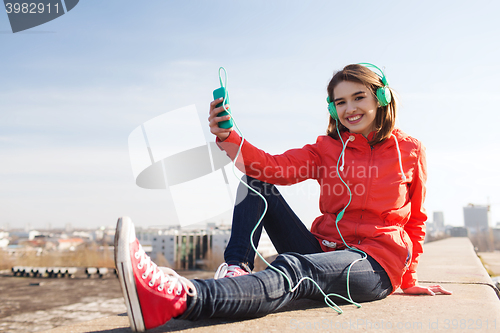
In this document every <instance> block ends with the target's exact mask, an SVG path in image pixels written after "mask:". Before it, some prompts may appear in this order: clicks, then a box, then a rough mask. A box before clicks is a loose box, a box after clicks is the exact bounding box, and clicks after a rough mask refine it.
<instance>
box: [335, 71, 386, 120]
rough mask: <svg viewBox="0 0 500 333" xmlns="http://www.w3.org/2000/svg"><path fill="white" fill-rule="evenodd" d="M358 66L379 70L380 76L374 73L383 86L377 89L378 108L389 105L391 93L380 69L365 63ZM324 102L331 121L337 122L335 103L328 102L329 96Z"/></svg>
mask: <svg viewBox="0 0 500 333" xmlns="http://www.w3.org/2000/svg"><path fill="white" fill-rule="evenodd" d="M358 65H363V66H365V67H368V68H370V67H371V68H375V69H378V70H379V72H380V74H378V73H376V74H377V75H378V76H379V77H380V79H381V80H382V84H383V86H382V87H379V88H378V89H377V92H376V95H377V100H378V102H379V104H380V106H386V105H389V103H390V102H391V100H392V97H391V91H390V90H389V83H388V82H387V78H386V77H385V75H384V72H383V71H382V70H381V69H380V68H378V67H377V66H375V65H373V64H370V63H367V62H362V63H359V64H358ZM326 102H327V103H328V111H329V112H330V115H331V116H332V118H333V119H335V120H338V119H339V116H338V114H337V109H336V108H335V103H333V102H332V101H331V100H330V96H328V97H327V98H326Z"/></svg>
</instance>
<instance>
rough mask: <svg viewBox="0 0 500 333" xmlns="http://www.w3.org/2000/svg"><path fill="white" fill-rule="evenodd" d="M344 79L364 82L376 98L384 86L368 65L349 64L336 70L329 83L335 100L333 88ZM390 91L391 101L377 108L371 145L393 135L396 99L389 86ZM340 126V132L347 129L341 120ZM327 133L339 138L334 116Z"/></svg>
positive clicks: (331, 95)
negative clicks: (379, 89)
mask: <svg viewBox="0 0 500 333" xmlns="http://www.w3.org/2000/svg"><path fill="white" fill-rule="evenodd" d="M342 81H351V82H356V83H361V84H363V85H364V86H366V87H367V88H368V89H369V90H370V91H371V92H372V94H373V95H374V97H375V99H377V93H376V92H377V89H378V88H380V87H383V86H384V84H383V83H382V79H381V78H380V76H378V75H377V74H376V73H375V72H373V71H372V70H370V69H368V68H367V67H365V66H363V65H358V64H353V65H347V66H345V67H344V69H342V70H341V71H338V72H336V73H335V74H334V75H333V78H332V79H331V80H330V83H329V84H328V87H327V89H326V90H327V92H328V96H329V97H330V100H331V101H333V100H335V97H334V96H333V89H334V88H335V87H336V86H337V85H338V84H339V83H340V82H342ZM388 88H389V87H388ZM389 91H390V93H391V97H392V98H391V102H390V103H389V104H388V105H386V106H379V107H378V109H377V114H376V116H375V131H376V133H375V135H374V136H373V138H372V139H371V140H370V141H369V142H368V143H369V144H370V145H371V146H373V145H375V144H377V143H379V142H382V141H384V140H385V139H387V138H388V137H389V136H390V135H391V132H392V130H393V129H394V124H395V123H396V111H397V107H396V100H395V98H394V97H395V96H394V93H393V91H392V90H391V88H389ZM338 126H339V131H340V132H343V131H347V128H346V127H345V126H344V125H342V124H341V123H340V122H338ZM326 134H327V135H329V136H331V137H332V138H334V139H337V140H338V139H339V137H338V134H337V122H336V121H335V120H334V119H333V118H332V117H330V123H329V124H328V129H327V131H326Z"/></svg>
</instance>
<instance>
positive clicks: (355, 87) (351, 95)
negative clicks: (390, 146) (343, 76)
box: [333, 81, 379, 137]
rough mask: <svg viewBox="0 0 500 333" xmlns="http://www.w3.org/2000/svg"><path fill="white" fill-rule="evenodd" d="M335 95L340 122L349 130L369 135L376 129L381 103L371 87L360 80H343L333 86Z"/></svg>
mask: <svg viewBox="0 0 500 333" xmlns="http://www.w3.org/2000/svg"><path fill="white" fill-rule="evenodd" d="M333 96H334V100H333V102H334V103H335V108H336V109H337V114H338V116H339V120H340V123H341V124H342V125H344V126H345V127H347V129H349V132H352V133H358V134H363V136H364V137H368V134H370V132H372V131H374V130H375V116H376V115H377V107H378V106H379V104H378V101H377V99H376V98H375V96H374V95H373V94H372V92H371V91H370V89H368V88H367V87H366V86H365V85H363V84H361V83H358V82H352V81H341V82H339V84H337V85H336V86H335V88H333Z"/></svg>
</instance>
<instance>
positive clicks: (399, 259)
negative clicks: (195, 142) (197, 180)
mask: <svg viewBox="0 0 500 333" xmlns="http://www.w3.org/2000/svg"><path fill="white" fill-rule="evenodd" d="M392 133H393V134H394V136H395V137H396V138H397V140H398V143H399V150H400V151H401V166H402V168H403V170H404V174H405V177H406V180H402V174H401V167H400V160H399V157H398V149H397V146H396V143H395V140H394V137H393V136H391V137H390V138H388V139H386V140H384V141H383V142H381V143H378V144H376V145H374V146H373V147H370V145H369V144H368V140H367V139H366V138H365V137H364V136H363V135H361V134H354V133H348V132H344V133H342V138H343V139H344V142H346V140H348V138H349V137H351V138H354V140H353V141H349V142H348V143H347V147H346V150H345V156H344V170H343V171H341V172H340V174H341V176H342V179H343V180H344V181H345V182H346V183H347V184H348V185H349V187H350V190H351V191H352V201H351V203H350V204H349V206H348V207H347V209H346V211H345V214H344V216H343V218H342V219H341V220H340V222H339V223H338V225H339V229H340V232H341V233H342V236H343V237H344V240H345V241H346V243H347V244H348V245H349V246H352V247H355V248H358V249H360V250H362V251H364V252H366V253H367V254H369V255H370V256H371V257H373V258H374V259H375V260H376V261H377V262H378V263H379V264H380V265H381V266H382V267H383V268H384V269H385V271H386V272H387V274H388V275H389V278H390V280H391V283H392V286H393V291H395V290H396V289H397V288H398V287H399V286H401V287H402V288H403V289H404V288H408V287H411V286H414V285H415V284H416V283H417V275H416V267H417V263H418V258H419V256H420V254H421V253H422V251H423V249H422V245H423V242H424V238H425V224H424V222H425V221H426V219H427V215H426V212H425V209H424V207H423V203H424V198H425V181H426V179H427V170H426V169H427V165H426V160H425V148H424V147H423V146H422V144H421V143H420V142H419V141H418V140H416V139H414V138H412V137H410V136H408V135H406V134H405V133H403V132H402V131H401V130H399V129H395V130H393V132H392ZM372 135H373V133H371V134H370V136H369V137H368V139H370V138H371V137H372ZM240 143H241V138H240V137H239V136H238V134H237V133H236V132H235V131H233V132H231V134H230V135H229V137H228V138H227V139H226V140H224V141H223V142H220V141H219V142H218V144H219V146H220V147H221V148H222V149H224V150H225V151H226V153H227V154H228V156H229V157H230V158H231V159H234V157H235V156H236V152H237V151H238V146H239V144H240ZM341 152H342V143H341V141H340V140H335V139H333V138H331V137H329V136H320V137H318V139H317V141H316V143H315V144H310V145H306V146H304V147H303V148H300V149H291V150H288V151H286V152H285V153H283V154H280V155H270V154H267V153H265V152H264V151H262V150H260V149H257V148H256V147H254V146H252V145H251V144H250V143H249V142H247V141H245V143H244V144H243V147H242V150H241V153H240V156H239V157H238V161H237V163H236V166H237V167H238V168H239V169H240V170H241V171H243V172H244V173H245V174H247V175H249V176H251V177H254V178H257V179H259V180H261V181H265V182H267V183H271V184H276V185H290V184H294V183H298V182H301V181H303V180H306V179H311V178H312V179H316V180H317V181H318V183H319V185H320V187H321V195H320V200H319V205H320V207H319V208H320V211H321V213H322V215H321V216H319V217H317V218H316V219H315V220H314V222H313V224H312V226H311V232H312V233H313V234H314V235H315V236H316V238H317V239H318V241H319V242H320V243H321V246H322V248H323V250H324V251H332V250H335V249H343V248H345V245H344V244H343V242H342V240H341V238H340V236H339V233H338V231H337V228H336V226H335V218H336V216H337V214H339V212H340V211H341V210H342V209H343V208H344V207H345V206H346V205H347V204H348V202H349V193H348V191H347V188H346V186H345V185H344V184H343V183H342V181H341V180H340V179H339V177H338V174H337V162H339V165H342V159H340V161H339V157H340V156H341ZM339 168H340V166H339ZM325 244H326V245H325ZM327 245H328V246H327Z"/></svg>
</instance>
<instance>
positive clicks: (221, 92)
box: [214, 87, 233, 128]
mask: <svg viewBox="0 0 500 333" xmlns="http://www.w3.org/2000/svg"><path fill="white" fill-rule="evenodd" d="M221 97H222V98H224V97H226V88H224V87H220V88H218V89H215V90H214V100H216V99H217V98H221ZM225 104H229V96H228V98H227V101H226V103H225ZM221 105H222V103H219V104H217V105H216V106H215V107H217V108H218V107H219V106H221ZM228 114H229V115H230V114H231V109H228V110H227V111H222V112H220V113H219V114H218V115H217V116H218V117H222V116H226V115H228ZM219 127H220V128H231V127H233V119H229V120H224V121H221V122H219Z"/></svg>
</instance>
